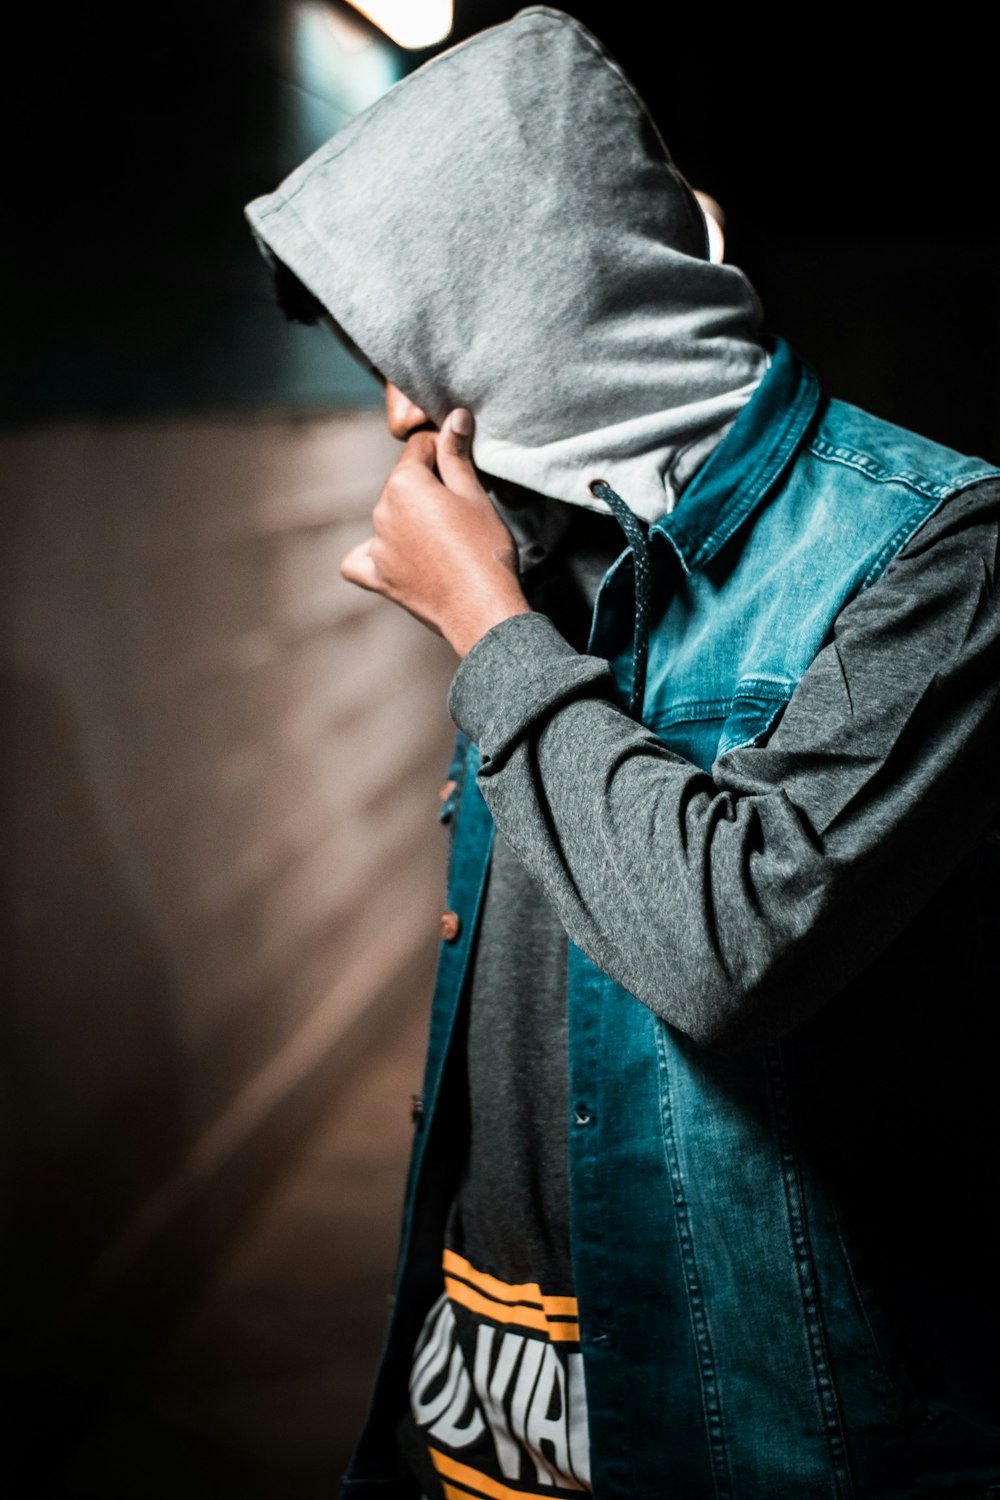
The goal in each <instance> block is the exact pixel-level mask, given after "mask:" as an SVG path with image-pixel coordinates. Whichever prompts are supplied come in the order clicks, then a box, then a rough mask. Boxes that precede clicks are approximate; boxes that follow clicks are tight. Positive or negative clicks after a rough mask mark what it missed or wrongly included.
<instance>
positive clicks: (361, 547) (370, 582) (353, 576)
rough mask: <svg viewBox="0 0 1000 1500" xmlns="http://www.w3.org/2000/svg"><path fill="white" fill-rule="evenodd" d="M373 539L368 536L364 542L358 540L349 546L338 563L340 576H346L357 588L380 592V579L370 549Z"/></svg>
mask: <svg viewBox="0 0 1000 1500" xmlns="http://www.w3.org/2000/svg"><path fill="white" fill-rule="evenodd" d="M374 540H375V539H374V537H369V538H368V540H367V541H366V542H359V543H358V545H357V546H356V547H352V548H351V550H350V552H348V554H347V556H346V557H345V558H344V560H343V562H342V563H341V564H340V576H341V578H346V580H347V582H348V583H356V584H357V585H358V587H359V588H362V589H373V590H374V592H375V593H381V592H382V589H381V579H380V578H379V573H378V569H377V568H376V567H375V564H374V562H373V561H372V557H371V551H370V548H371V544H372V542H373V541H374Z"/></svg>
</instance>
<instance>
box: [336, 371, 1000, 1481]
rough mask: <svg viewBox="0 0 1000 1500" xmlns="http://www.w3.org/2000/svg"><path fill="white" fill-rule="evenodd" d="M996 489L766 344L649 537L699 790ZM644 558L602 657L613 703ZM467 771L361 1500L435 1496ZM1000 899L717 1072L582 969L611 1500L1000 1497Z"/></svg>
mask: <svg viewBox="0 0 1000 1500" xmlns="http://www.w3.org/2000/svg"><path fill="white" fill-rule="evenodd" d="M995 473H996V470H994V469H993V468H991V467H989V466H987V465H985V464H983V463H982V461H980V460H977V459H970V458H966V457H962V456H961V455H958V454H956V453H953V452H951V451H949V450H947V449H944V448H942V447H940V446H938V445H936V444H934V443H932V442H930V441H928V440H926V439H923V438H920V437H917V436H915V435H914V434H912V433H909V432H905V431H903V430H901V429H899V428H896V427H893V426H891V425H889V424H887V423H885V422H882V421H879V420H878V419H876V418H874V417H872V416H869V415H867V414H866V413H864V412H861V411H858V410H856V409H855V408H852V407H850V406H848V405H845V404H843V403H841V402H837V401H830V400H828V399H826V398H825V397H823V396H822V394H821V392H820V389H819V387H818V384H817V382H816V380H815V378H814V376H813V375H812V374H811V373H810V372H809V371H808V370H806V369H805V368H804V367H803V366H802V365H801V364H800V363H799V362H798V361H797V360H796V359H795V357H794V356H793V355H792V354H791V352H790V351H789V350H788V348H787V347H786V346H785V345H783V344H781V343H780V342H779V343H778V344H777V345H776V348H775V353H774V358H773V360H772V364H771V368H770V370H769V372H768V374H767V376H766V377H765V379H764V381H763V383H762V385H761V386H760V387H759V389H758V391H757V393H756V394H755V396H754V398H753V400H752V401H751V402H750V404H749V405H748V406H747V407H746V409H745V410H744V412H743V413H742V415H741V416H740V418H739V419H738V420H737V422H736V424H735V426H734V427H733V428H732V429H731V431H730V433H729V434H728V436H727V437H726V439H725V440H724V441H723V443H722V444H721V445H720V446H719V448H718V449H717V450H716V451H715V453H714V454H713V456H712V457H711V458H710V460H709V461H708V463H707V464H706V465H705V466H704V468H703V469H702V470H701V471H700V473H699V474H698V476H697V478H696V479H695V480H694V481H693V482H692V484H691V485H690V486H689V488H688V490H687V491H686V492H685V495H684V497H683V499H682V502H681V504H680V505H679V506H678V507H677V509H676V510H674V511H673V512H672V513H671V514H669V515H667V516H666V517H664V518H663V519H662V520H661V521H659V522H658V523H656V525H654V526H653V527H652V528H651V531H650V549H651V559H652V566H653V580H654V597H655V583H656V578H657V575H658V570H659V569H660V568H661V567H662V566H663V564H664V562H665V560H666V558H667V557H669V558H670V559H671V562H672V567H671V576H672V577H673V578H674V579H675V580H676V578H677V568H676V562H675V561H674V559H677V560H679V562H680V567H681V584H680V586H679V587H678V586H676V584H675V585H674V587H673V590H672V594H671V597H670V598H669V601H668V602H666V604H665V605H664V604H662V599H661V607H660V608H658V610H657V611H656V612H655V624H654V628H653V630H652V634H651V637H650V643H649V666H648V676H647V683H646V692H645V700H644V705H643V719H644V721H645V723H646V724H647V725H648V726H649V727H650V728H652V729H653V730H654V731H655V733H656V734H657V735H658V736H659V737H660V738H661V739H662V740H663V742H664V743H666V744H667V745H668V746H670V748H671V749H673V750H675V751H677V752H678V753H680V754H682V755H683V756H685V757H686V758H687V759H689V760H691V761H692V762H693V763H695V764H696V765H698V766H699V767H701V768H703V769H705V770H708V769H710V768H711V766H712V764H713V762H714V760H715V759H716V757H717V756H718V755H719V754H721V753H722V752H723V751H725V750H727V749H730V748H733V747H735V746H738V745H745V744H750V743H754V742H760V741H762V740H763V739H764V738H765V737H766V736H767V734H768V732H769V730H770V728H771V726H772V725H773V724H774V722H775V720H776V718H777V717H778V715H779V714H780V712H781V710H782V708H783V707H784V705H785V704H786V703H787V701H788V699H789V698H790V696H791V694H792V693H793V691H794V689H795V686H796V683H797V682H798V680H799V679H800V677H801V676H802V675H803V673H804V672H805V670H806V668H807V667H808V666H809V664H810V662H811V661H812V659H813V658H814V657H815V655H816V653H817V651H818V650H819V648H820V646H821V645H822V644H823V642H824V641H825V639H826V638H827V637H828V635H829V632H830V629H831V625H832V622H833V620H834V619H835V617H836V615H837V614H838V612H839V611H840V610H841V609H842V607H843V606H844V605H845V604H846V603H847V601H848V600H850V599H851V598H852V597H853V596H855V595H856V594H857V593H859V592H860V591H861V590H862V589H864V588H866V587H867V586H868V585H870V584H871V583H873V582H874V581H876V580H877V579H878V578H879V577H880V576H881V575H882V573H883V572H884V570H885V569H886V567H887V566H888V565H889V563H890V562H891V561H892V559H893V558H894V557H895V556H896V554H897V553H898V551H899V550H900V548H901V547H903V546H904V544H905V543H906V542H907V540H908V539H909V538H910V537H911V536H912V535H913V534H914V532H915V531H916V530H917V529H918V527H919V526H920V525H921V524H922V523H923V521H925V520H926V519H927V517H928V516H929V515H930V514H931V513H932V512H933V511H934V510H935V509H936V508H937V507H938V506H939V505H940V504H941V503H942V502H943V501H944V500H946V499H947V498H948V497H949V496H950V495H952V494H954V493H955V492H956V491H957V490H959V489H963V488H965V487H967V486H968V485H970V484H973V483H975V482H976V481H977V480H979V479H982V478H986V477H989V476H992V475H994V474H995ZM626 556H627V554H623V557H622V558H620V559H619V560H618V562H617V563H616V564H615V565H614V567H612V568H611V569H610V570H609V572H608V574H607V575H606V577H605V579H604V580H603V582H602V585H601V589H600V591H599V594H598V597H597V600H596V603H595V608H594V618H593V626H592V632H591V641H590V647H589V649H590V651H591V652H592V653H594V654H596V655H599V656H603V657H606V658H607V659H608V660H610V661H611V662H612V664H613V667H614V671H615V676H616V679H617V681H618V683H619V686H620V688H621V689H622V691H623V693H624V692H625V691H626V689H627V687H628V684H629V681H630V677H631V671H632V657H631V651H632V592H631V570H630V568H628V567H626V566H623V564H624V562H625V559H626ZM887 667H888V664H887ZM477 765H478V758H477V751H476V748H475V746H474V745H471V744H469V743H467V742H466V741H465V738H464V736H462V735H459V738H458V742H457V745H456V754H455V759H454V761H453V764H452V766H451V768H450V772H449V774H450V777H451V779H453V780H454V781H455V783H456V790H455V793H454V795H453V797H452V798H450V799H449V801H448V803H446V805H445V807H444V809H443V816H444V818H445V819H446V820H452V826H453V840H452V850H451V858H450V868H449V875H448V895H447V902H448V906H449V907H450V908H451V909H452V910H453V911H454V912H455V913H456V914H457V916H458V919H459V923H458V932H457V936H455V937H454V938H453V939H452V940H451V941H446V942H443V943H442V946H441V953H440V962H439V967H438V974H437V980H436V986H435V993H434V1001H433V1010H432V1019H431V1032H430V1040H429V1047H428V1056H427V1066H426V1077H425V1084H424V1112H423V1114H422V1115H421V1116H420V1118H419V1120H418V1128H417V1133H416V1137H415V1141H414V1150H413V1158H412V1162H411V1166H410V1174H409V1179H408V1184H407V1192H406V1202H405V1208H404V1216H403V1233H402V1244H401V1251H400V1260H399V1269H398V1276H397V1286H396V1300H395V1310H394V1314H393V1318H392V1321H391V1325H390V1328H389V1331H388V1335H387V1341H386V1346H385V1350H384V1354H383V1360H382V1365H381V1369H380V1372H379V1376H378V1380H377V1383H376V1388H375V1393H374V1397H373V1403H372V1409H371V1413H370V1417H369V1421H368V1425H367V1427H366V1429H365V1432H364V1434H363V1436H362V1439H361V1442H360V1444H359V1447H358V1450H357V1453H356V1455H355V1458H354V1461H353V1463H352V1465H351V1469H350V1471H349V1473H348V1475H347V1477H346V1479H345V1482H344V1494H345V1496H348V1497H350V1500H369V1497H371V1500H374V1497H376V1496H379V1497H383V1500H395V1497H399V1500H404V1497H412V1496H415V1495H416V1493H417V1491H416V1489H415V1487H414V1486H413V1483H412V1481H410V1480H409V1479H407V1478H406V1477H405V1476H404V1474H403V1472H402V1470H401V1468H400V1466H399V1462H398V1459H397V1457H396V1452H395V1444H394V1439H393V1430H394V1427H395V1424H396V1422H397V1421H398V1419H399V1416H400V1415H401V1414H402V1411H403V1410H404V1408H405V1403H406V1387H407V1377H408V1372H409V1363H410V1357H411V1353H412V1350H413V1346H414V1344H415V1342H416V1338H417V1335H418V1332H419V1330H420V1327H421V1324H422V1321H423V1318H424V1316H425V1314H426V1312H427V1309H428V1308H429V1306H430V1304H431V1303H432V1302H433V1301H434V1300H435V1298H436V1297H437V1296H438V1295H439V1293H440V1290H441V1265H440V1262H441V1246H442V1235H443V1227H444V1220H445V1216H446V1213H447V1210H448V1206H449V1203H450V1200H451V1196H452V1194H453V1192H454V1188H455V1185H456V1181H457V1175H458V1173H459V1172H460V1170H461V1165H462V1139H461V1113H460V1105H459V1102H458V1101H459V1099H460V1095H461V1088H460V1087H458V1086H457V1085H458V1084H460V1081H461V1080H460V1076H459V1075H460V1069H461V1067H462V1049H461V1047H459V1046H453V1045H452V1043H453V1040H454V1039H455V1037H456V1035H457V1034H458V1032H459V1029H460V1026H461V1019H462V1000H463V995H464V992H465V985H464V981H465V978H466V973H467V969H468V963H469V954H470V948H471V944H472V941H473V936H474V933H475V930H476V921H477V914H478V909H479V903H480V898H481V895H482V891H483V886H484V881H485V876H486V870H487V866H488V861H489V852H490V844H491V836H492V822H491V817H490V814H489V811H488V809H487V807H486V804H485V802H484V801H483V798H482V796H481V794H480V793H479V790H478V788H477V785H476V770H477ZM998 901H1000V849H998V847H997V845H996V843H995V842H992V841H990V840H986V841H985V842H984V843H983V845H982V846H981V848H979V849H977V850H976V851H975V852H974V854H973V855H972V856H971V857H970V858H969V859H968V860H966V861H965V862H964V863H963V865H962V867H961V868H960V869H959V870H958V871H957V872H956V874H955V875H954V876H953V877H952V879H951V880H950V881H949V882H948V883H947V884H946V885H945V887H944V888H943V889H942V891H941V893H940V895H939V896H938V898H936V900H935V902H934V903H933V910H931V911H930V912H929V913H928V914H927V915H926V917H925V918H922V919H921V920H920V921H919V922H918V923H915V924H913V925H912V926H911V928H909V929H907V930H906V931H905V932H903V933H902V934H900V935H899V936H897V937H896V938H894V939H893V940H892V941H891V942H890V943H888V944H887V946H886V949H885V951H884V952H883V953H882V954H881V955H880V956H879V958H878V959H877V960H876V962H875V963H873V964H872V965H871V966H869V968H868V970H866V971H865V972H864V973H863V974H862V975H860V976H859V978H858V979H857V980H855V981H854V982H852V983H851V984H850V985H849V986H848V987H847V989H846V990H845V991H843V992H842V994H841V996H839V997H838V1000H837V1002H836V1004H835V1005H832V1006H828V1007H827V1008H826V1009H825V1010H824V1011H822V1012H821V1013H820V1014H819V1015H818V1016H817V1017H815V1018H814V1020H813V1021H811V1022H809V1023H807V1024H806V1025H805V1026H803V1027H802V1028H801V1029H800V1030H799V1031H797V1032H795V1033H794V1034H793V1035H791V1036H788V1037H785V1038H783V1039H782V1040H781V1041H780V1042H768V1043H767V1044H765V1045H762V1046H759V1047H754V1048H748V1049H746V1050H743V1051H741V1052H738V1053H731V1054H719V1053H715V1052H709V1051H706V1050H704V1049H700V1048H698V1047H697V1046H695V1045H694V1044H693V1043H692V1042H691V1041H690V1040H689V1039H688V1038H686V1037H684V1036H683V1035H681V1034H680V1033H678V1032H676V1031H675V1030H673V1029H672V1028H671V1027H669V1026H668V1025H666V1024H665V1023H664V1022H662V1021H660V1020H658V1019H657V1018H656V1017H655V1016H654V1015H653V1014H652V1012H651V1011H650V1010H648V1009H647V1008H646V1007H645V1006H643V1005H641V1004H640V1003H638V1001H636V1000H635V999H634V998H633V997H632V996H631V995H629V994H628V993H627V992H626V991H625V990H623V989H622V988H621V987H620V986H618V985H617V984H615V983H614V982H613V981H612V980H611V979H610V978H609V977H608V976H606V975H605V974H604V973H602V972H601V970H599V969H598V968H597V967H596V966H595V965H594V964H593V963H591V962H590V961H589V960H588V959H587V958H586V957H585V956H584V955H583V954H582V953H581V952H580V951H579V949H577V948H576V947H575V946H573V945H572V944H571V945H570V951H569V980H568V996H567V1004H568V1015H569V1048H570V1055H569V1070H570V1094H569V1098H570V1172H569V1177H570V1211H571V1239H572V1246H571V1248H572V1258H573V1270H574V1278H575V1283H576V1291H577V1295H578V1299H579V1306H580V1324H581V1349H582V1352H583V1355H584V1362H585V1372H586V1384H587V1395H588V1408H589V1415H590V1434H591V1465H592V1474H593V1487H594V1493H595V1495H597V1496H598V1497H599V1500H625V1497H629V1500H659V1497H660V1496H661V1495H664V1496H665V1495H673V1496H677V1497H679V1500H702V1497H704V1500H826V1497H829V1500H849V1497H858V1500H860V1497H868V1496H871V1497H878V1500H897V1497H898V1500H916V1497H928V1500H930V1497H942V1500H943V1497H946V1496H947V1497H952V1496H953V1497H955V1500H958V1497H972V1496H982V1497H985V1496H987V1495H991V1496H992V1495H996V1496H1000V1377H998V1375H997V1369H998V1368H1000V1358H998V1354H997V1351H998V1350H1000V1296H998V1294H997V1292H996V1290H995V1288H994V1286H993V1280H994V1275H995V1268H996V1266H997V1265H1000V1256H998V1251H1000V1226H998V1224H997V1218H996V1202H997V1193H996V1188H995V1183H996V1164H995V1162H994V1161H993V1160H992V1159H990V1160H988V1161H987V1160H980V1159H979V1157H978V1156H977V1150H976V1145H977V1142H979V1141H987V1140H988V1139H989V1135H988V1130H989V1123H988V1121H989V1117H991V1116H992V1113H993V1111H992V1107H989V1106H988V1105H987V1102H986V1101H987V1096H986V1094H985V1092H984V1088H983V1087H980V1086H979V1084H980V1082H981V1083H982V1085H986V1084H987V1075H986V1073H985V1071H984V1069H983V1066H982V1063H981V1061H980V1059H981V1058H982V1057H983V1056H985V1052H984V1051H983V1050H982V1049H984V1048H985V1045H986V1039H987V1035H988V1033H987V1032H985V1031H984V1033H983V1036H982V1037H981V1038H980V1037H978V1036H977V1031H976V1028H977V1026H978V1025H982V1024H983V1019H982V1018H983V1010H984V1008H983V1006H982V1004H980V1003H978V1002H979V997H980V996H982V997H985V996H987V995H988V996H990V997H991V999H992V1000H993V1001H995V998H996V995H997V993H998V986H997V980H998V978H1000V974H998V970H1000V943H998V942H997V941H996V940H995V935H994V924H995V912H996V911H997V909H998ZM948 986H957V987H958V990H959V992H960V993H964V994H965V997H966V1010H967V1012H968V1013H967V1014H966V1011H965V1010H963V1012H962V1015H961V1019H960V1023H959V1024H958V1025H957V1027H956V1032H957V1033H958V1034H959V1035H956V1034H953V1032H952V1031H950V1030H949V1029H948V1028H946V1027H942V1026H941V1025H940V1023H939V1019H938V1018H939V1015H940V1010H941V1006H942V990H943V989H947V987H948ZM969 1002H971V1003H969ZM961 1008H962V1007H961V1003H960V1004H959V1009H961ZM956 1019H957V1020H958V1018H956ZM959 1038H960V1039H959ZM977 1069H978V1071H977ZM986 1154H987V1155H988V1154H989V1153H986ZM991 1173H992V1174H993V1175H992V1182H993V1184H994V1187H993V1188H992V1189H991V1188H990V1186H989V1174H991ZM991 1236H996V1238H991ZM511 1493H514V1492H513V1491H512V1492H511Z"/></svg>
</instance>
